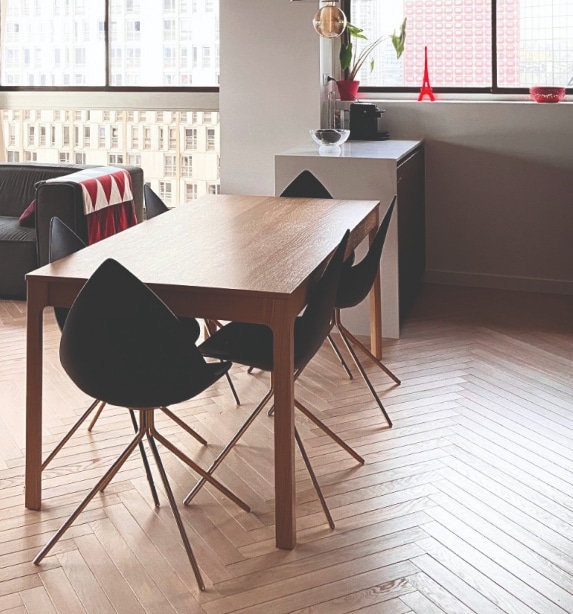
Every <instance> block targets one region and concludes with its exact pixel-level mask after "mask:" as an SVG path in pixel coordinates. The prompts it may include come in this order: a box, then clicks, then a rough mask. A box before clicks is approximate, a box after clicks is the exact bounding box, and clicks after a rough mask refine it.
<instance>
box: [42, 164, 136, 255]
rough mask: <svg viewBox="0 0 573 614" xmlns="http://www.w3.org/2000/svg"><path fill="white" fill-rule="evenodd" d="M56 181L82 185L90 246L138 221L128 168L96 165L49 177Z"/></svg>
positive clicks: (49, 180) (51, 180)
mask: <svg viewBox="0 0 573 614" xmlns="http://www.w3.org/2000/svg"><path fill="white" fill-rule="evenodd" d="M58 181H60V182H61V181H65V182H69V181H72V182H74V183H78V184H80V186H81V188H82V194H83V200H84V213H85V215H86V217H87V224H88V243H89V244H90V245H91V244H92V243H96V242H97V241H100V240H101V239H105V238H106V237H109V236H111V235H114V234H116V233H118V232H121V231H122V230H125V229H126V228H130V227H131V226H135V225H136V224H137V217H136V215H135V204H134V202H133V192H132V186H131V175H130V174H129V172H128V171H126V170H124V169H121V168H117V167H116V166H96V167H94V168H86V169H84V170H81V171H78V172H77V173H72V174H71V175H65V176H63V177H54V178H53V179H48V182H58Z"/></svg>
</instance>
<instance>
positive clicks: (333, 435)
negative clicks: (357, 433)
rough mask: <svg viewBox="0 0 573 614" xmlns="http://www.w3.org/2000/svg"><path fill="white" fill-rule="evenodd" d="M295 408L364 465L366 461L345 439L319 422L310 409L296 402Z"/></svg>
mask: <svg viewBox="0 0 573 614" xmlns="http://www.w3.org/2000/svg"><path fill="white" fill-rule="evenodd" d="M294 405H295V407H296V408H297V409H298V410H300V411H301V412H302V413H303V414H304V415H305V416H306V417H307V418H308V419H309V420H310V421H311V422H314V424H316V426H318V428H319V429H320V430H321V431H323V432H324V433H326V434H327V435H328V436H329V437H330V438H331V439H332V440H333V441H335V442H336V443H337V444H338V445H339V446H340V447H341V448H343V449H344V450H346V451H347V452H348V454H350V456H352V457H353V458H355V459H356V460H357V461H358V462H359V463H360V464H361V465H363V464H364V459H363V458H362V456H360V454H358V452H356V451H355V450H354V449H353V448H351V447H350V446H349V445H348V444H347V443H346V442H345V441H344V440H343V439H341V438H340V437H339V436H338V435H337V434H336V433H335V432H334V431H332V430H331V429H329V428H328V427H327V426H326V424H324V422H323V421H322V420H319V419H318V418H317V417H316V416H315V415H314V414H313V413H312V412H311V411H310V410H309V409H307V408H306V407H305V406H304V405H303V404H302V403H300V402H299V401H297V400H296V399H295V400H294Z"/></svg>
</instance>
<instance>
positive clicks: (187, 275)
mask: <svg viewBox="0 0 573 614" xmlns="http://www.w3.org/2000/svg"><path fill="white" fill-rule="evenodd" d="M379 215H380V213H379V202H378V201H364V200H317V199H306V198H281V197H269V196H235V195H213V196H205V197H202V198H199V199H197V200H196V201H194V202H193V203H192V204H185V205H181V206H179V207H177V208H175V209H173V210H171V211H169V212H168V213H165V214H163V215H161V216H158V217H156V218H153V219H152V220H148V221H146V222H144V223H142V224H139V225H137V226H135V227H133V228H130V229H128V230H125V231H123V232H121V233H119V234H116V235H114V236H112V237H109V238H108V239H105V240H103V241H101V242H99V243H96V244H94V245H91V246H89V247H86V248H85V249H83V250H81V251H80V252H77V253H75V254H72V255H71V256H68V257H67V258H64V259H62V260H59V261H57V262H54V263H52V264H49V265H47V266H44V267H42V268H40V269H37V270H35V271H32V272H31V273H29V274H28V275H27V276H26V281H27V289H28V296H27V357H26V478H25V486H26V490H25V505H26V507H27V508H29V509H33V510H39V509H41V504H42V490H41V489H42V472H41V463H42V457H41V456H42V370H43V366H42V360H43V356H42V354H43V340H42V336H43V311H44V308H45V307H47V306H61V307H65V306H69V305H71V304H72V302H73V300H74V298H75V297H76V295H77V294H78V292H79V291H80V290H81V288H82V286H83V285H84V283H85V282H86V280H87V279H88V278H89V277H90V276H91V274H92V273H93V272H94V271H95V269H96V268H97V267H98V266H99V265H100V264H101V263H102V262H103V261H104V260H105V259H106V258H114V259H115V260H117V261H118V262H121V263H122V264H123V265H124V266H126V267H127V268H128V269H129V270H130V271H132V272H133V273H134V274H135V275H136V276H137V277H139V278H140V279H141V280H142V281H144V282H145V283H147V284H148V285H149V286H150V287H151V288H152V289H153V290H154V291H155V292H156V293H157V294H158V296H160V297H161V299H163V301H165V303H166V304H167V305H168V306H169V307H170V308H171V309H172V310H173V312H174V313H175V314H177V315H180V316H194V317H200V318H209V319H216V320H235V321H242V322H256V323H260V324H265V325H267V326H269V327H270V328H271V329H272V331H273V339H274V373H273V383H274V392H275V398H274V403H275V414H274V455H275V520H276V545H277V547H279V548H284V549H291V548H293V547H294V546H295V544H296V519H295V471H294V466H295V465H294V409H293V403H294V381H293V356H294V351H293V330H294V321H295V318H296V316H297V315H298V314H299V313H300V312H301V310H302V309H303V308H304V306H305V304H306V301H307V296H308V292H309V289H310V288H311V286H312V283H313V280H315V279H316V278H317V276H318V275H319V274H320V271H321V268H322V267H323V266H324V264H325V262H326V261H327V260H328V256H329V254H331V253H332V251H333V250H334V249H335V248H336V246H337V244H338V243H339V242H340V240H341V238H342V236H343V234H344V232H345V231H346V229H350V231H351V234H350V240H349V245H348V253H350V252H351V251H352V250H353V249H354V248H355V247H356V246H357V245H358V244H359V243H360V242H361V241H362V240H363V239H364V238H365V237H367V236H370V238H371V239H372V236H373V234H374V232H375V230H376V228H377V227H378V223H379ZM370 316H371V317H370V320H371V322H370V324H371V335H372V345H373V349H374V353H375V354H377V355H380V354H381V338H382V337H381V334H382V331H381V320H380V279H379V278H378V279H377V281H376V283H375V286H374V288H373V291H372V292H371V311H370Z"/></svg>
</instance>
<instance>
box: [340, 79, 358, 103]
mask: <svg viewBox="0 0 573 614" xmlns="http://www.w3.org/2000/svg"><path fill="white" fill-rule="evenodd" d="M336 85H337V86H338V93H339V94H340V100H356V95H357V94H358V88H359V87H360V81H345V80H341V81H337V82H336Z"/></svg>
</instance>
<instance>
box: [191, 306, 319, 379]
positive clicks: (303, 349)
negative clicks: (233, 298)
mask: <svg viewBox="0 0 573 614" xmlns="http://www.w3.org/2000/svg"><path fill="white" fill-rule="evenodd" d="M308 338H309V331H308V325H307V324H306V322H305V321H304V318H303V317H302V316H299V317H298V318H297V319H296V320H295V323H294V369H295V371H297V370H298V369H300V368H301V367H304V366H305V365H306V363H307V362H308V361H309V359H310V357H311V356H309V354H310V353H311V352H310V351H309V350H312V349H313V348H309V347H308V345H309V344H308ZM199 351H200V352H201V354H203V356H207V357H208V358H218V359H219V360H230V361H231V362H237V363H239V364H241V365H246V366H247V367H254V368H255V369H261V370H262V371H272V370H273V367H274V357H273V332H272V330H271V329H270V328H269V327H268V326H265V325H264V324H248V323H245V322H231V323H230V324H227V325H225V326H223V328H220V329H219V330H218V331H217V332H216V333H215V334H214V335H212V336H211V337H209V338H208V339H206V340H205V341H204V342H203V343H202V344H201V345H200V346H199ZM312 354H314V352H312Z"/></svg>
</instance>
